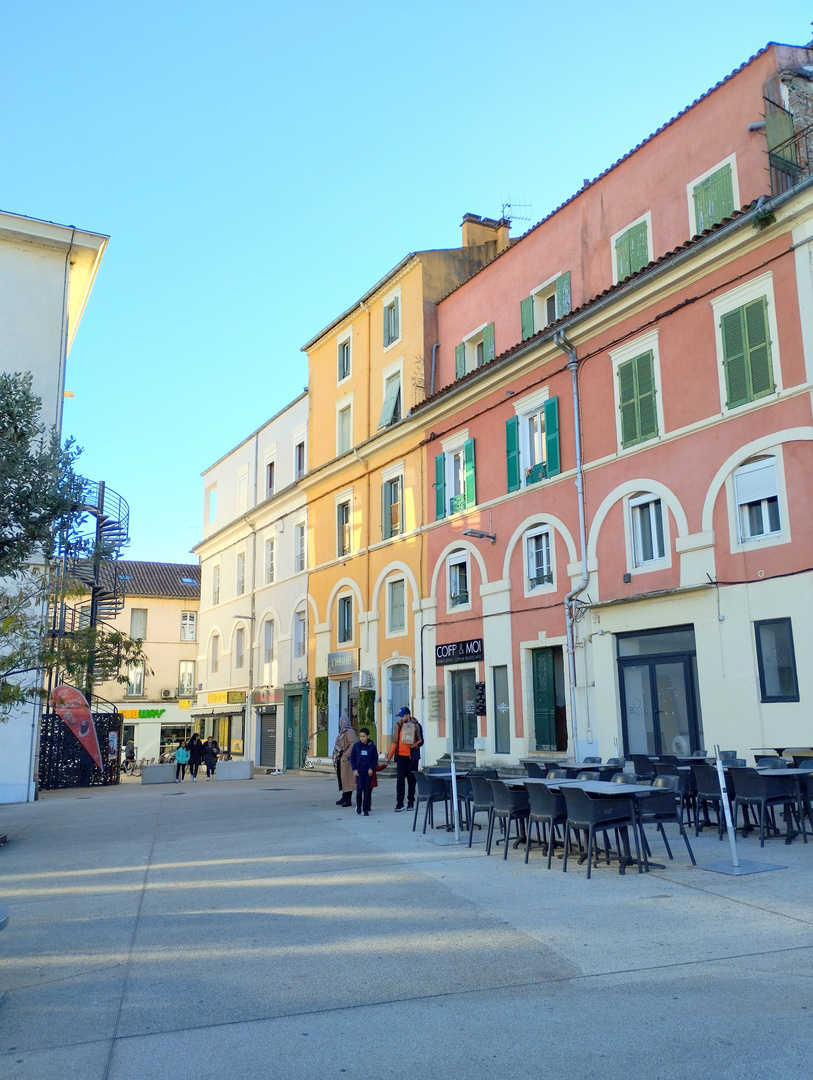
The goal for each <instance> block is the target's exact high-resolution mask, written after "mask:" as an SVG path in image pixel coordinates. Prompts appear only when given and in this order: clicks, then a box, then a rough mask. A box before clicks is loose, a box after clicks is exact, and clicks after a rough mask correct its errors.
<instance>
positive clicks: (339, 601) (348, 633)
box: [336, 592, 353, 645]
mask: <svg viewBox="0 0 813 1080" xmlns="http://www.w3.org/2000/svg"><path fill="white" fill-rule="evenodd" d="M336 641H337V643H338V644H339V645H350V644H352V642H353V594H352V593H351V592H348V593H342V594H341V595H340V596H338V597H337V598H336Z"/></svg>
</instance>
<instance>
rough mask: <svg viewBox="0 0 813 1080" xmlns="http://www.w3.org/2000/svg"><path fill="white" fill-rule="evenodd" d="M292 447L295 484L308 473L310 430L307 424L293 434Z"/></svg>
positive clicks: (301, 425)
mask: <svg viewBox="0 0 813 1080" xmlns="http://www.w3.org/2000/svg"><path fill="white" fill-rule="evenodd" d="M291 446H292V448H293V458H292V460H293V473H294V482H296V481H297V480H301V479H302V477H303V476H304V475H305V474H306V473H307V471H308V428H307V424H300V426H299V427H298V428H297V429H296V430H295V431H292V432H291Z"/></svg>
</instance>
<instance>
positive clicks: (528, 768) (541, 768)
mask: <svg viewBox="0 0 813 1080" xmlns="http://www.w3.org/2000/svg"><path fill="white" fill-rule="evenodd" d="M522 764H523V765H524V766H525V775H526V776H535V777H538V778H543V777H545V776H547V775H548V767H547V765H540V764H539V762H538V761H523V763H522Z"/></svg>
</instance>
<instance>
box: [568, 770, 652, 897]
mask: <svg viewBox="0 0 813 1080" xmlns="http://www.w3.org/2000/svg"><path fill="white" fill-rule="evenodd" d="M562 794H563V795H564V797H565V805H566V806H567V821H566V822H565V858H564V864H563V866H562V870H563V872H564V873H566V872H567V851H568V845H569V843H570V834H571V832H578V831H579V830H580V829H581V830H584V831H585V832H586V833H587V878H588V880H589V879H590V871H591V869H592V865H593V848H594V845H596V833H604V844H605V849H606V856H607V861H608V862H609V861H610V852H609V840H608V839H607V832H608V830H614V831H615V833H616V843H619V841H618V839H617V837H618V830H619V829H624V828H626V829H629V828H631V829H632V832H633V836H634V837H635V854H636V857H637V859H638V873H639V874H640V873H641V872H642V867H641V848H640V845H639V843H638V830H637V828H636V825H635V810H634V806H633V803H632V800H631V799H625V798H624V797H623V796H619V797H618V798H617V799H616V798H612V799H607V798H597V799H591V798H590V796H589V795H588V794H587V792H586V791H582V790H581V788H577V787H565V788H563V789H562ZM619 858H621V852H620V850H619Z"/></svg>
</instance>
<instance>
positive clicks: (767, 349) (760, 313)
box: [744, 296, 776, 398]
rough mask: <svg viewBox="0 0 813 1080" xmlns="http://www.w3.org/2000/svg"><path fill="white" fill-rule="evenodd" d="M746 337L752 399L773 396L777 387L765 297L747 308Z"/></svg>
mask: <svg viewBox="0 0 813 1080" xmlns="http://www.w3.org/2000/svg"><path fill="white" fill-rule="evenodd" d="M744 311H745V335H746V338H747V340H748V371H749V375H750V378H751V397H752V398H758V397H762V396H763V395H765V394H772V393H773V392H774V390H775V389H776V387H775V386H774V381H773V368H772V366H771V342H770V338H769V336H768V301H767V300H766V299H765V297H764V296H760V297H759V299H757V300H752V301H751V303H750V304H746V305H745V308H744Z"/></svg>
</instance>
